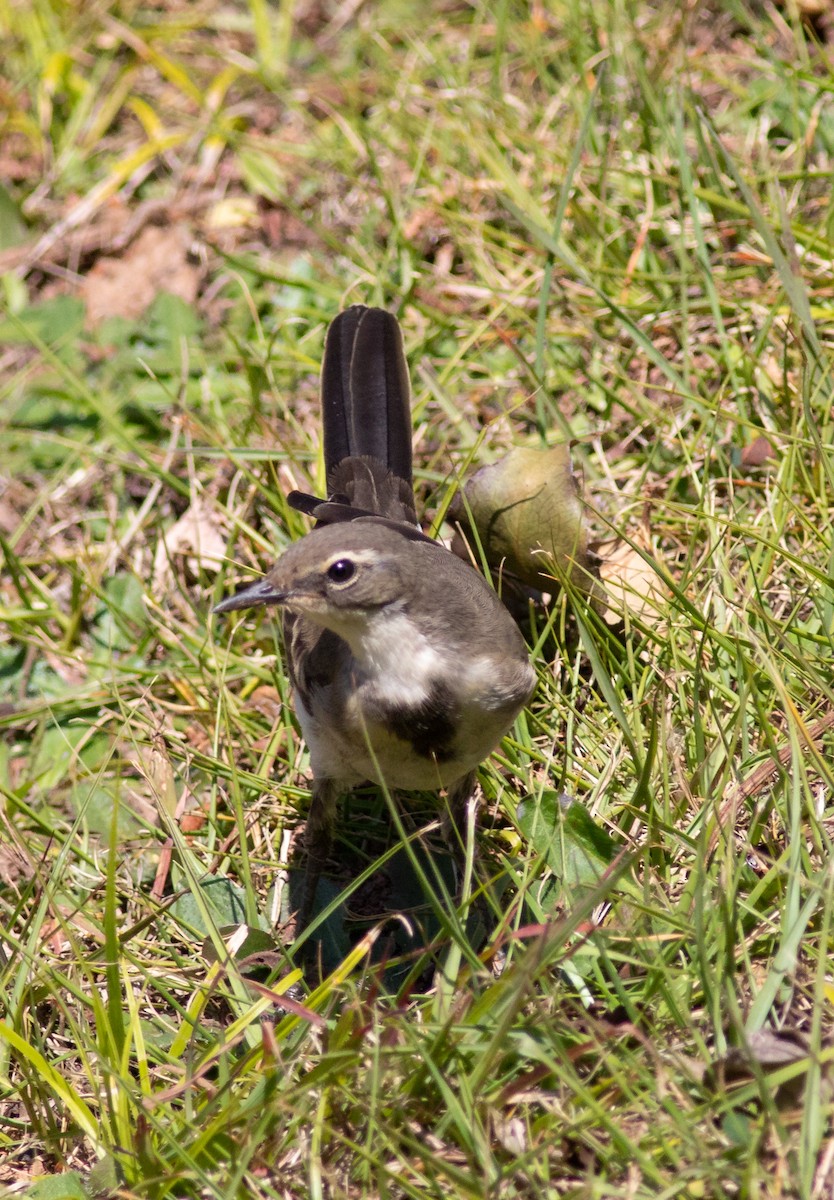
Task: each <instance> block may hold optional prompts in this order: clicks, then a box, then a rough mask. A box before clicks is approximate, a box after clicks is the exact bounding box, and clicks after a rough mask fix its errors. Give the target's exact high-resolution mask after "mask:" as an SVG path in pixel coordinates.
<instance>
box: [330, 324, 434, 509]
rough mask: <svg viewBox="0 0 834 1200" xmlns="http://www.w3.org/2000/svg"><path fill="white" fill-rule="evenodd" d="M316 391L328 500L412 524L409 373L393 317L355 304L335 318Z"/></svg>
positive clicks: (412, 496) (398, 329)
mask: <svg viewBox="0 0 834 1200" xmlns="http://www.w3.org/2000/svg"><path fill="white" fill-rule="evenodd" d="M321 390H322V418H323V423H324V462H325V468H326V471H327V487H328V496H329V499H331V500H335V501H337V502H343V503H347V504H350V505H352V506H354V507H357V508H363V509H368V510H370V511H372V512H378V513H380V514H382V515H383V516H386V517H393V518H395V519H400V520H403V519H404V520H408V521H411V522H413V521H415V520H416V515H415V511H414V495H413V487H412V480H411V402H410V388H409V381H408V367H407V364H406V361H405V354H404V352H403V343H402V335H401V334H400V327H399V325H398V324H397V320H396V318H395V317H393V316H392V315H391V313H388V312H385V311H384V310H383V309H380V308H366V307H365V306H364V305H360V304H355V305H353V306H352V307H351V308H348V309H345V311H344V312H342V313H340V314H339V316H337V317H336V319H335V320H334V321H333V323H332V324H331V326H330V329H329V330H328V333H327V342H326V345H325V352H324V363H323V365H322V388H321Z"/></svg>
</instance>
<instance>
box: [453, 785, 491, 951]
mask: <svg viewBox="0 0 834 1200" xmlns="http://www.w3.org/2000/svg"><path fill="white" fill-rule="evenodd" d="M477 786H478V776H477V773H476V772H475V771H470V772H469V774H468V775H464V776H463V778H462V779H459V780H458V781H457V783H455V784H453V785H452V787H450V788H449V790H448V792H447V794H446V812H445V814H444V817H443V836H444V838H445V839H446V844H447V846H448V847H449V849H450V850H451V852H452V854H453V856H454V860H455V865H456V869H457V875H458V880H457V892H458V902H459V903H460V901H461V900H462V899H463V897H462V895H461V892H462V889H463V881H464V878H465V873H466V838H467V831H468V828H469V820H468V809H469V805H470V804H474V803H475V791H476V788H477ZM473 855H474V856H475V860H476V861H477V844H476V845H475V846H473ZM474 883H475V886H476V890H477V886H478V885H477V879H475V880H474ZM488 928H489V905H488V903H487V900H486V897H485V896H484V895H480V896H477V897H476V898H475V900H474V902H470V909H469V919H468V920H467V932H468V935H469V938H470V940H471V941H472V943H473V945H474V944H476V943H482V942H483V940H484V939H485V937H486V931H487V929H488Z"/></svg>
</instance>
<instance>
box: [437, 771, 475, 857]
mask: <svg viewBox="0 0 834 1200" xmlns="http://www.w3.org/2000/svg"><path fill="white" fill-rule="evenodd" d="M477 783H478V776H477V774H476V772H475V771H470V772H469V773H468V774H467V775H464V776H463V778H462V779H459V780H458V781H457V783H454V784H452V786H451V787H450V788H449V790H448V792H447V793H446V810H445V812H444V814H443V822H442V823H443V837H444V838H445V840H446V844H447V846H448V847H449V849H450V850H452V851H453V852H454V854H455V857H456V858H461V857H462V856H463V855H465V854H466V826H467V824H468V822H467V820H466V809H467V807H468V805H469V801H470V800H471V799H472V797H473V795H474V794H475V788H476V787H477Z"/></svg>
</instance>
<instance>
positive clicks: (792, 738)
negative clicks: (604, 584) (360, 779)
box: [0, 0, 834, 1200]
mask: <svg viewBox="0 0 834 1200" xmlns="http://www.w3.org/2000/svg"><path fill="white" fill-rule="evenodd" d="M812 9H813V5H811V4H807V3H804V2H800V0H791V2H790V3H786V4H785V5H783V6H763V5H760V4H755V3H753V2H752V0H749V2H747V3H745V2H743V0H723V2H722V0H711V2H710V3H704V4H694V5H680V4H672V3H664V2H663V0H658V2H657V3H655V4H651V5H650V4H648V3H644V2H642V0H640V2H638V0H599V2H598V3H597V4H595V5H593V6H588V5H580V4H578V3H577V2H576V0H550V2H549V3H543V4H538V3H537V4H533V5H530V6H525V5H521V4H514V3H509V2H502V3H499V4H496V5H494V6H488V5H484V4H478V3H473V4H458V3H455V2H453V3H448V4H445V3H444V4H440V3H438V4H434V5H432V6H430V8H429V9H427V10H426V11H425V12H424V13H423V14H422V15H421V18H420V20H419V22H418V21H415V20H414V15H413V8H412V7H411V6H409V5H405V4H401V3H398V2H397V0H385V3H381V4H378V5H366V6H362V5H359V6H341V7H336V8H333V9H332V10H331V9H327V8H325V7H319V6H315V5H310V6H308V7H304V6H301V5H296V6H292V5H288V6H284V7H281V8H280V9H279V8H276V7H273V6H268V5H266V4H263V3H260V2H258V0H250V3H249V4H248V5H245V4H243V3H240V4H237V5H228V6H225V7H224V6H220V5H218V4H216V3H214V2H208V0H207V2H206V3H202V4H195V5H187V6H186V5H181V4H178V3H176V2H175V0H171V3H168V4H165V5H160V6H158V7H156V8H148V7H141V6H138V5H131V4H125V5H117V4H112V5H104V4H102V5H98V6H93V7H89V6H80V7H77V6H70V5H63V4H59V3H48V2H47V0H29V2H28V3H26V4H18V5H11V4H0V30H2V33H3V40H4V47H5V51H4V58H5V60H6V61H5V65H6V70H5V75H6V82H5V83H4V85H3V90H2V92H0V131H1V132H0V161H2V163H3V166H4V172H3V174H4V177H5V178H6V183H5V184H4V187H3V189H2V190H1V191H0V215H1V216H2V219H0V230H2V232H0V278H1V279H2V286H3V291H2V295H3V313H2V319H0V388H2V393H0V394H1V395H2V406H1V407H0V421H2V449H0V472H2V480H3V490H2V494H0V535H2V543H3V552H4V557H5V571H4V575H3V580H2V587H0V617H2V622H3V634H2V641H0V684H2V692H3V695H2V698H0V699H1V700H2V708H0V725H2V731H3V737H2V741H0V782H2V802H0V1185H2V1186H5V1187H6V1188H8V1189H10V1190H11V1192H12V1193H14V1194H29V1195H33V1196H53V1197H54V1196H62V1197H64V1196H66V1197H70V1196H76V1195H77V1196H81V1195H83V1194H85V1193H84V1191H83V1186H86V1187H87V1188H88V1189H89V1191H90V1192H92V1193H95V1194H98V1195H116V1194H119V1195H129V1196H137V1197H163V1196H177V1197H179V1196H183V1197H186V1196H218V1197H220V1196H222V1197H229V1196H245V1197H253V1196H255V1197H261V1196H263V1197H278V1196H281V1197H287V1196H301V1195H305V1196H306V1195H309V1196H311V1197H354V1196H365V1195H367V1196H379V1197H383V1196H385V1197H420V1198H422V1197H434V1196H449V1195H454V1196H458V1195H460V1196H466V1197H470V1196H471V1197H484V1198H486V1197H489V1198H490V1200H495V1198H497V1197H502V1196H513V1197H516V1196H534V1195H535V1196H536V1197H541V1196H554V1197H555V1196H560V1197H561V1196H571V1197H582V1198H586V1197H587V1198H588V1200H591V1198H592V1197H593V1198H600V1200H601V1198H606V1200H608V1198H610V1197H619V1196H623V1197H626V1196H628V1197H652V1198H655V1197H678V1196H681V1197H692V1198H701V1197H723V1196H727V1195H738V1196H743V1197H754V1196H758V1197H763V1196H768V1197H770V1196H774V1197H775V1196H790V1197H794V1196H795V1197H802V1198H803V1200H804V1198H808V1200H811V1198H812V1197H824V1196H827V1195H829V1194H830V1192H831V1188H832V1158H834V1141H832V1136H831V1093H830V1070H829V1063H830V1060H831V1028H832V1019H831V1012H832V1003H834V995H833V994H832V985H831V980H830V968H829V957H830V949H831V941H832V916H833V915H834V882H833V880H832V872H831V866H830V863H831V833H832V807H831V784H832V768H831V762H832V747H834V734H832V724H834V718H832V712H833V711H834V705H832V696H833V694H834V684H832V670H831V663H832V658H833V657H834V655H833V654H832V640H833V639H834V565H833V564H834V552H832V545H833V544H834V540H833V539H832V511H834V510H833V509H832V504H834V499H832V498H833V497H834V486H832V471H833V470H834V468H833V467H832V463H834V457H833V456H832V449H833V447H834V437H833V436H832V392H833V391H834V387H833V386H832V378H831V369H830V361H831V343H832V339H833V338H834V305H833V304H832V297H833V296H834V278H832V267H831V262H832V238H833V237H834V232H833V230H834V208H832V198H831V189H830V178H831V169H832V153H834V103H832V94H834V65H832V64H834V59H833V58H832V46H834V28H832V25H831V23H830V20H829V18H828V17H827V14H826V12H825V11H824V10H823V11H822V12H821V13H819V14H817V15H816V16H815V15H813V12H812ZM137 246H138V250H137ZM131 255H132V257H131ZM113 280H114V281H115V282H112V281H113ZM108 281H111V290H109V291H108V290H107V286H108ZM354 301H363V302H368V303H382V304H385V305H386V306H387V307H389V308H391V309H392V310H393V311H396V312H397V313H398V315H399V316H400V319H401V321H402V324H403V328H404V331H405V339H406V346H407V351H408V355H409V361H410V364H411V369H412V377H413V380H414V423H415V452H416V459H417V467H418V470H417V480H418V490H419V499H420V503H421V505H422V506H423V509H424V511H426V512H427V513H428V514H429V515H430V516H431V515H433V514H434V513H436V512H438V511H443V509H444V507H445V506H446V505H447V504H448V502H449V500H450V498H451V495H452V493H453V492H454V490H455V489H456V487H457V485H458V484H459V482H460V481H461V479H462V478H465V476H466V475H467V474H471V472H472V470H473V469H474V466H475V465H476V464H477V463H483V462H490V461H494V460H496V459H498V458H499V457H500V456H501V455H502V454H503V453H504V452H505V450H506V448H507V447H508V446H510V445H511V444H526V445H541V444H553V443H555V442H557V441H559V440H563V439H564V438H566V437H568V438H570V439H571V440H572V443H573V456H574V463H575V465H576V467H577V468H578V469H579V470H580V471H581V473H582V476H583V479H584V492H585V499H586V504H587V515H588V523H589V528H590V531H591V534H592V537H593V538H594V539H595V540H596V541H597V543H598V544H599V550H600V554H601V556H602V559H603V570H604V573H605V574H606V577H607V579H608V586H609V595H610V599H611V610H612V611H611V614H610V619H609V620H608V621H604V620H601V619H600V618H599V616H598V614H596V613H595V612H594V611H593V609H592V608H590V607H589V606H587V605H584V604H583V603H582V602H581V600H577V602H576V604H575V606H574V609H575V612H574V615H573V616H572V617H571V616H569V615H568V613H567V610H566V609H565V608H564V606H563V602H562V600H560V599H559V598H557V599H556V600H554V602H553V606H552V608H551V610H550V611H549V613H542V612H541V611H539V612H538V613H537V614H536V620H537V622H538V625H537V629H538V633H537V634H536V635H535V636H534V638H533V643H534V654H535V660H536V663H537V666H538V668H539V672H540V686H539V689H538V692H537V695H536V697H535V699H534V701H533V702H532V704H531V706H530V708H529V710H528V711H527V712H526V713H525V714H524V716H523V717H522V719H520V720H519V722H518V723H517V725H516V728H515V730H514V731H513V733H512V735H511V736H510V737H509V738H508V739H507V740H506V741H505V744H504V745H503V747H502V749H501V751H500V752H499V753H498V754H497V755H496V756H495V757H494V758H493V760H491V761H490V762H489V763H487V764H485V765H484V767H483V770H482V773H481V777H482V785H483V791H484V797H485V799H484V804H483V808H482V814H481V819H480V825H481V828H480V831H479V833H478V835H477V836H478V841H479V843H480V844H481V851H480V854H479V856H478V861H477V863H475V862H473V861H472V859H471V857H470V876H469V887H468V889H465V892H464V897H463V900H462V902H461V908H460V910H458V909H457V908H456V906H455V904H454V903H452V901H451V900H450V899H449V897H448V896H446V897H445V898H444V896H443V891H444V887H446V886H447V882H448V880H447V874H446V873H444V869H443V858H442V855H441V854H439V853H438V852H437V851H436V850H433V849H432V846H433V843H432V841H431V835H430V834H425V833H423V832H422V831H421V827H420V824H419V822H415V823H411V822H407V821H406V822H402V821H400V818H399V814H398V813H397V812H396V811H395V812H394V813H393V814H391V813H389V811H388V809H387V808H386V806H385V801H384V798H380V797H370V798H362V797H360V798H358V799H357V800H356V801H355V802H354V805H353V807H352V809H351V816H350V820H349V821H343V822H342V827H341V830H340V834H341V837H342V839H343V840H342V843H341V849H340V853H341V854H342V855H343V858H344V860H345V862H348V861H349V862H350V863H351V864H352V868H351V871H350V872H348V874H350V875H352V876H354V877H355V876H356V875H357V873H359V874H360V875H361V871H362V870H364V869H365V868H366V867H367V868H370V866H371V865H372V862H371V859H372V858H373V857H374V855H370V856H369V851H368V846H369V845H370V844H371V841H370V835H371V834H372V833H374V832H376V833H378V832H379V830H380V828H382V830H383V834H384V836H387V833H386V831H390V830H393V831H394V832H393V833H392V834H391V835H390V836H389V837H388V841H387V842H385V840H384V837H383V850H382V851H380V853H383V854H387V855H389V864H391V865H389V872H391V873H393V874H394V876H396V877H397V878H400V877H402V878H407V879H410V880H411V883H410V885H409V886H411V887H412V888H413V889H414V890H415V894H416V895H417V896H418V897H419V898H421V899H422V900H423V901H424V903H425V893H426V892H428V893H429V894H430V895H431V896H434V897H435V899H434V900H433V901H431V902H430V903H428V909H429V915H428V916H426V917H425V927H426V929H427V930H428V936H429V941H430V945H429V947H428V949H427V950H425V952H424V953H420V952H418V949H415V945H414V943H413V942H411V943H409V942H408V939H401V940H400V941H399V942H391V941H390V940H388V941H386V939H387V938H388V935H389V934H390V930H391V928H392V927H391V925H388V926H386V927H385V928H384V929H383V928H382V926H380V925H377V924H376V923H375V922H374V919H373V917H374V914H375V913H376V912H377V911H378V907H379V905H378V900H379V896H378V894H377V893H374V891H373V884H368V883H367V882H365V881H364V879H363V878H359V879H356V878H354V879H353V881H352V882H350V881H348V886H349V887H350V888H353V889H354V891H353V893H352V899H351V901H350V904H351V905H352V909H353V916H354V923H353V925H352V926H351V929H352V930H353V942H350V941H349V940H347V932H348V930H347V926H346V925H345V923H344V921H343V919H342V918H341V917H340V916H339V915H338V914H337V915H336V916H331V917H329V918H328V920H327V922H326V923H325V933H326V935H327V936H328V937H329V938H330V939H331V942H330V950H329V953H330V954H331V965H332V967H333V970H332V972H331V973H330V974H329V975H328V976H327V978H326V979H325V980H324V982H323V983H322V984H321V985H320V986H319V987H317V988H314V989H309V988H306V987H305V986H304V984H303V981H302V980H301V976H300V972H299V970H298V968H297V967H296V965H295V963H294V960H293V956H292V951H293V937H292V927H291V924H290V923H289V920H288V918H289V909H290V907H291V902H290V899H289V897H288V892H289V888H290V885H291V882H292V872H290V871H288V864H289V863H290V861H291V858H292V835H293V832H294V830H295V829H296V827H299V826H300V824H301V822H302V821H303V817H304V814H305V812H306V806H307V802H308V774H307V767H306V755H305V749H304V746H303V743H302V742H301V741H300V739H299V736H298V732H297V728H296V726H295V723H294V718H293V716H292V710H291V707H290V699H289V692H288V685H287V681H286V677H285V675H284V673H283V670H282V667H281V663H282V658H281V648H280V645H279V642H278V640H277V634H276V630H275V627H274V624H273V622H272V621H271V620H268V619H260V620H258V619H254V618H253V617H252V616H251V615H250V616H246V617H245V618H244V619H243V620H241V621H232V622H227V623H226V624H220V623H218V622H216V621H214V620H213V619H210V617H209V611H210V608H211V605H212V604H213V603H214V602H215V601H216V600H217V599H218V598H219V597H220V596H221V595H222V594H224V592H225V590H226V589H227V587H229V586H231V585H232V584H233V583H236V582H240V581H242V580H243V579H246V578H251V577H252V574H253V573H254V572H255V571H257V570H259V569H262V568H263V567H264V566H265V565H266V564H267V563H269V562H270V561H272V560H273V558H274V556H275V555H276V554H277V553H279V552H280V550H281V549H282V548H283V547H284V546H286V545H287V544H288V543H289V542H290V541H292V540H293V539H295V538H297V537H298V536H301V534H302V533H303V532H304V530H305V528H306V525H305V521H304V519H303V518H302V517H300V516H298V514H294V513H292V512H291V511H289V510H288V508H287V506H286V502H285V500H284V498H283V497H284V495H285V494H286V492H287V490H288V489H289V488H290V487H291V486H295V485H297V486H301V487H303V488H305V489H307V490H312V489H314V488H316V487H318V488H320V487H321V486H322V483H323V481H322V479H321V466H320V461H319V458H318V454H317V422H318V414H317V375H318V369H319V366H320V360H321V350H322V341H323V335H324V331H325V329H326V326H327V323H328V322H329V321H330V320H331V319H332V317H333V316H334V315H335V313H336V312H337V311H338V310H339V309H340V308H341V307H342V306H343V305H344V304H346V303H350V302H354ZM561 792H565V793H567V794H568V796H570V797H572V798H573V799H574V804H573V805H572V806H571V807H569V808H566V807H565V805H564V804H563V803H560V801H559V794H560V793H561ZM519 805H521V809H520V810H519ZM398 822H399V824H398ZM427 839H428V840H427ZM426 847H428V849H426ZM470 849H471V847H470ZM394 856H396V857H394ZM409 864H410V865H409ZM484 875H486V876H488V877H489V879H490V885H489V890H488V899H487V901H486V902H485V903H482V904H481V905H480V909H481V911H482V915H483V912H484V911H486V912H488V913H489V918H488V923H489V925H490V928H489V931H488V933H489V936H488V938H487V941H486V943H485V947H484V948H483V949H482V950H480V951H479V950H478V949H477V948H476V947H473V945H472V944H471V943H470V939H469V937H468V936H467V919H466V911H465V909H466V906H467V903H468V900H469V899H471V897H472V893H473V891H477V888H478V886H479V883H478V881H479V880H480V879H482V877H483V876H484ZM421 881H422V882H421ZM369 889H370V891H369ZM336 891H337V889H336V887H335V886H334V895H333V898H334V900H335V898H336ZM383 898H384V897H383ZM375 905H376V907H375ZM383 907H384V906H383ZM398 928H399V927H398ZM383 946H387V948H388V949H387V954H388V958H387V959H386V960H385V961H381V956H380V952H381V948H382V947H383ZM398 954H399V955H400V958H399V959H398V961H396V962H395V961H394V958H396V956H397V955H398ZM374 956H376V957H374ZM382 957H383V958H384V956H382ZM427 965H429V966H431V967H432V968H433V970H432V971H427V970H426V967H427Z"/></svg>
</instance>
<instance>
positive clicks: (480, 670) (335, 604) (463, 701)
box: [213, 304, 536, 931]
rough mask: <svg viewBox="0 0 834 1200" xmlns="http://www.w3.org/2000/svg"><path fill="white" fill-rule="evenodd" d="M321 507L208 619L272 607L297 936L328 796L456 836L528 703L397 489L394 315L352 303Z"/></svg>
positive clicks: (338, 322) (492, 625) (479, 582)
mask: <svg viewBox="0 0 834 1200" xmlns="http://www.w3.org/2000/svg"><path fill="white" fill-rule="evenodd" d="M321 408H322V424H323V454H324V465H325V478H326V483H327V499H326V500H321V499H318V498H316V497H315V496H310V495H308V494H307V493H304V492H298V491H294V492H291V493H290V494H289V496H288V497H287V499H288V503H289V504H290V505H291V506H292V507H293V508H295V509H297V510H299V511H301V512H304V513H306V514H308V515H309V516H312V517H313V518H315V521H316V525H315V527H314V528H313V529H312V530H311V531H310V532H309V533H307V534H306V535H305V536H304V537H302V538H301V539H300V540H299V541H297V542H295V543H293V544H291V545H290V546H289V547H288V548H287V549H286V550H285V551H284V553H283V554H282V555H281V557H280V558H279V559H278V561H277V563H276V564H275V565H274V566H273V567H272V569H271V570H270V571H269V572H268V573H267V574H266V575H265V576H264V577H263V578H262V579H259V580H257V581H256V582H254V583H252V584H250V585H248V586H247V587H245V588H244V589H243V590H242V591H239V592H237V593H236V594H234V595H231V596H229V597H227V598H226V599H224V600H222V601H221V602H220V603H219V604H217V605H216V606H215V608H214V610H213V611H214V612H215V613H221V614H222V613H229V612H233V611H236V610H239V609H245V608H252V607H262V606H273V605H274V606H278V607H280V609H281V610H282V616H283V636H284V645H285V657H286V663H287V669H288V674H289V677H290V682H291V686H292V693H293V702H294V706H295V710H296V714H297V717H298V721H299V724H300V726H301V731H302V733H303V736H304V739H305V741H306V744H307V747H308V750H309V755H310V768H311V774H312V788H311V803H310V810H309V816H308V820H307V830H306V835H305V836H306V850H307V866H306V875H305V881H304V886H303V889H302V900H301V905H300V911H299V913H298V914H297V917H296V920H297V929H298V930H299V931H301V930H302V929H304V927H305V926H306V925H307V924H308V923H309V921H310V919H311V916H312V914H313V910H314V904H315V896H316V888H317V885H318V882H319V879H320V877H321V874H322V872H323V871H324V869H325V866H326V864H327V861H328V859H329V856H330V854H331V850H332V845H333V837H334V831H335V823H336V813H337V810H338V803H339V800H340V798H341V797H342V796H343V795H345V794H346V793H347V792H349V791H350V790H351V789H352V788H353V787H355V786H356V785H358V784H361V783H368V782H370V783H373V784H377V785H379V786H381V787H384V788H388V789H391V790H392V791H393V792H396V793H397V794H399V793H401V792H405V793H408V792H415V791H421V792H422V791H429V790H435V789H446V793H447V802H448V806H449V812H450V814H451V821H452V824H453V826H456V827H457V830H458V832H459V833H460V831H461V830H462V828H463V825H462V820H463V815H464V813H465V809H466V804H467V803H468V801H469V799H470V797H471V796H472V795H473V793H474V789H475V781H476V774H475V772H476V770H477V767H478V766H479V764H480V763H481V762H483V760H484V759H486V758H487V757H488V756H489V755H490V754H491V752H492V751H493V750H494V749H495V747H496V746H497V745H498V743H499V742H500V741H501V739H502V737H503V736H504V735H505V734H506V733H507V731H508V730H509V728H510V726H511V725H512V723H513V721H514V720H515V718H516V717H517V716H518V714H519V713H520V712H521V710H522V709H523V708H524V706H525V705H526V704H527V702H528V701H529V700H530V698H531V696H532V693H533V690H534V687H535V681H536V676H535V672H534V670H533V667H532V665H531V662H530V658H529V655H528V652H527V648H526V645H525V642H524V639H523V637H522V635H521V632H520V630H519V628H518V626H517V625H516V623H515V621H514V620H513V618H512V617H511V616H510V614H509V612H508V611H507V609H506V608H505V607H504V604H503V603H502V602H501V600H500V599H499V597H498V595H497V594H496V592H495V590H494V589H493V588H492V587H491V585H490V584H489V583H488V582H487V580H486V579H485V578H484V576H483V575H481V574H480V572H478V571H477V570H476V569H475V568H474V567H473V566H472V565H470V564H469V563H468V562H466V561H464V560H463V559H461V558H459V557H458V556H457V555H455V554H453V553H452V552H451V551H450V550H448V549H447V548H446V547H445V546H444V545H443V544H442V543H440V542H438V541H435V540H434V539H432V538H429V537H428V536H427V535H426V534H424V533H423V531H422V529H421V528H420V526H419V524H418V521H417V513H416V506H415V497H414V486H413V480H412V423H411V396H410V383H409V373H408V366H407V362H406V357H405V352H404V347H403V339H402V333H401V330H400V326H399V323H398V321H397V319H396V317H395V316H394V315H393V314H391V313H389V312H388V311H387V310H385V309H381V308H372V307H367V306H365V305H361V304H355V305H352V306H350V307H349V308H346V309H345V310H343V311H342V312H340V313H339V314H338V315H337V316H336V317H335V319H334V320H333V321H332V323H331V324H330V326H329V329H328V331H327V336H326V339H325V350H324V358H323V363H322V372H321Z"/></svg>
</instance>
